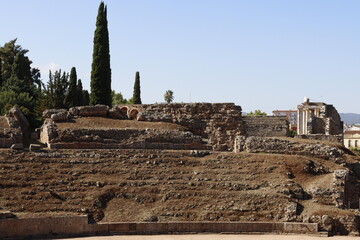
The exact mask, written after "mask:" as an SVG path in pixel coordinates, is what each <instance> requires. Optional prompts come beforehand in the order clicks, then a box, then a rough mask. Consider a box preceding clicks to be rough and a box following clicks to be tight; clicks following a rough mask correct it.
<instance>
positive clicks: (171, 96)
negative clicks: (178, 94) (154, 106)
mask: <svg viewBox="0 0 360 240" xmlns="http://www.w3.org/2000/svg"><path fill="white" fill-rule="evenodd" d="M164 99H165V102H167V103H172V101H174V92H173V91H171V90H167V91H166V92H165V94H164Z"/></svg>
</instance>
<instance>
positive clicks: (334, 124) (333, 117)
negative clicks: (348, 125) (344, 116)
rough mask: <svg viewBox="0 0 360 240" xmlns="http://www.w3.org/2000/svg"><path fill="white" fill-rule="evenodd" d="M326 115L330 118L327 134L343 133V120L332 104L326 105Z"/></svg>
mask: <svg viewBox="0 0 360 240" xmlns="http://www.w3.org/2000/svg"><path fill="white" fill-rule="evenodd" d="M326 110H327V116H328V118H330V124H329V134H331V135H337V134H342V133H343V125H344V123H343V121H341V118H340V115H339V113H338V111H337V110H336V109H335V107H334V106H333V105H327V109H326Z"/></svg>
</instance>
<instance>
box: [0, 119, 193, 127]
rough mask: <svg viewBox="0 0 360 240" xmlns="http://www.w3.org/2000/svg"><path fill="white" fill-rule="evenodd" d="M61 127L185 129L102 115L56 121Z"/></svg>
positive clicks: (159, 123) (168, 124)
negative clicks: (68, 120) (69, 120)
mask: <svg viewBox="0 0 360 240" xmlns="http://www.w3.org/2000/svg"><path fill="white" fill-rule="evenodd" d="M0 120H1V119H0ZM56 125H57V126H58V127H59V128H61V129H67V128H70V129H81V128H92V129H123V128H129V129H146V128H149V129H162V130H176V129H177V130H186V128H185V127H183V126H180V125H178V124H174V123H166V122H143V121H132V120H118V119H111V118H102V117H86V118H75V119H73V120H72V122H62V123H56Z"/></svg>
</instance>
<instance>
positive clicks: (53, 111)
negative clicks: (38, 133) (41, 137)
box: [42, 109, 67, 118]
mask: <svg viewBox="0 0 360 240" xmlns="http://www.w3.org/2000/svg"><path fill="white" fill-rule="evenodd" d="M66 112H67V110H66V109H46V110H45V111H43V113H42V117H43V118H50V117H51V115H53V114H57V113H66Z"/></svg>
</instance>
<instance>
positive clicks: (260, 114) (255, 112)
mask: <svg viewBox="0 0 360 240" xmlns="http://www.w3.org/2000/svg"><path fill="white" fill-rule="evenodd" d="M246 115H247V116H266V115H267V113H266V112H262V111H261V110H260V109H257V110H255V111H254V112H253V111H251V112H249V113H247V114H246Z"/></svg>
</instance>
